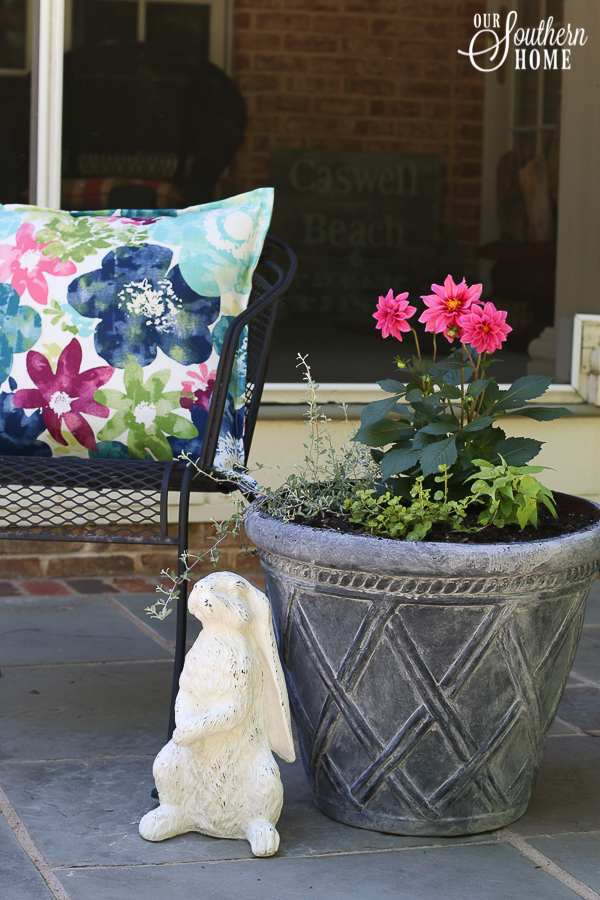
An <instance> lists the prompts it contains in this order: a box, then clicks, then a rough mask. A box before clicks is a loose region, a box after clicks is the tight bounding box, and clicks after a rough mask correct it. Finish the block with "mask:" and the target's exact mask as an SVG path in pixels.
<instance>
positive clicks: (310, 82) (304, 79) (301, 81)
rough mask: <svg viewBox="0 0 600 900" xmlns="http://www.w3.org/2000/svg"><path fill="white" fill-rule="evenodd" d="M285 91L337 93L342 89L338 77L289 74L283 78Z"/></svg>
mask: <svg viewBox="0 0 600 900" xmlns="http://www.w3.org/2000/svg"><path fill="white" fill-rule="evenodd" d="M285 89H286V90H287V91H299V92H301V93H310V94H333V95H335V94H339V93H340V92H341V89H342V81H341V79H340V78H333V77H326V76H322V75H289V76H288V77H287V78H286V80H285Z"/></svg>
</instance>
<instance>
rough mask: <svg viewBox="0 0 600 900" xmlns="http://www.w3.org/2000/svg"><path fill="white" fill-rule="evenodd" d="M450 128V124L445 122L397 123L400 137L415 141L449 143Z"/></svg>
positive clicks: (397, 132)
mask: <svg viewBox="0 0 600 900" xmlns="http://www.w3.org/2000/svg"><path fill="white" fill-rule="evenodd" d="M448 128H449V126H448V124H445V123H444V122H423V121H416V122H397V123H396V134H397V135H398V137H404V138H413V139H414V140H421V139H423V140H429V141H447V140H448V137H449V133H448Z"/></svg>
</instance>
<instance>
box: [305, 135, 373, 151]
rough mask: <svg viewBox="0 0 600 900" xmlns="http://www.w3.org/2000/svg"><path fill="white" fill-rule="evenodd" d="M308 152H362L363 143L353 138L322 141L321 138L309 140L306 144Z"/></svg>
mask: <svg viewBox="0 0 600 900" xmlns="http://www.w3.org/2000/svg"><path fill="white" fill-rule="evenodd" d="M306 146H307V148H308V149H309V150H364V149H365V142H364V141H362V140H356V139H353V138H346V137H344V138H339V137H336V138H335V140H331V138H330V139H329V140H323V138H311V139H310V140H308V141H307V142H306Z"/></svg>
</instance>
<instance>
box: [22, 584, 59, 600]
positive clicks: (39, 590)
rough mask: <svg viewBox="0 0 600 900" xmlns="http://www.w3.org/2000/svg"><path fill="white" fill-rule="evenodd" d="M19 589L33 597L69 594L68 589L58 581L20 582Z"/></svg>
mask: <svg viewBox="0 0 600 900" xmlns="http://www.w3.org/2000/svg"><path fill="white" fill-rule="evenodd" d="M21 587H22V588H23V590H25V591H27V593H28V594H31V595H32V596H34V597H46V596H53V597H54V596H59V595H62V594H68V593H69V589H68V588H67V587H65V585H64V584H62V583H61V582H60V581H22V582H21Z"/></svg>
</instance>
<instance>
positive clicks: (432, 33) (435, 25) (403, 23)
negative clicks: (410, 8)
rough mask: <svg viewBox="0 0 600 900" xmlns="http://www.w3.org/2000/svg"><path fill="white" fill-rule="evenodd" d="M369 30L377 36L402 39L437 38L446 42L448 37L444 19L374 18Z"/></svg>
mask: <svg viewBox="0 0 600 900" xmlns="http://www.w3.org/2000/svg"><path fill="white" fill-rule="evenodd" d="M371 32H372V34H374V35H376V36H379V37H384V36H385V37H398V38H400V39H403V40H429V39H438V40H443V41H446V42H447V41H448V39H449V35H448V23H447V22H446V21H439V22H438V21H427V20H426V19H407V18H406V17H405V16H396V17H394V18H389V19H374V20H373V22H372V25H371Z"/></svg>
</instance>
